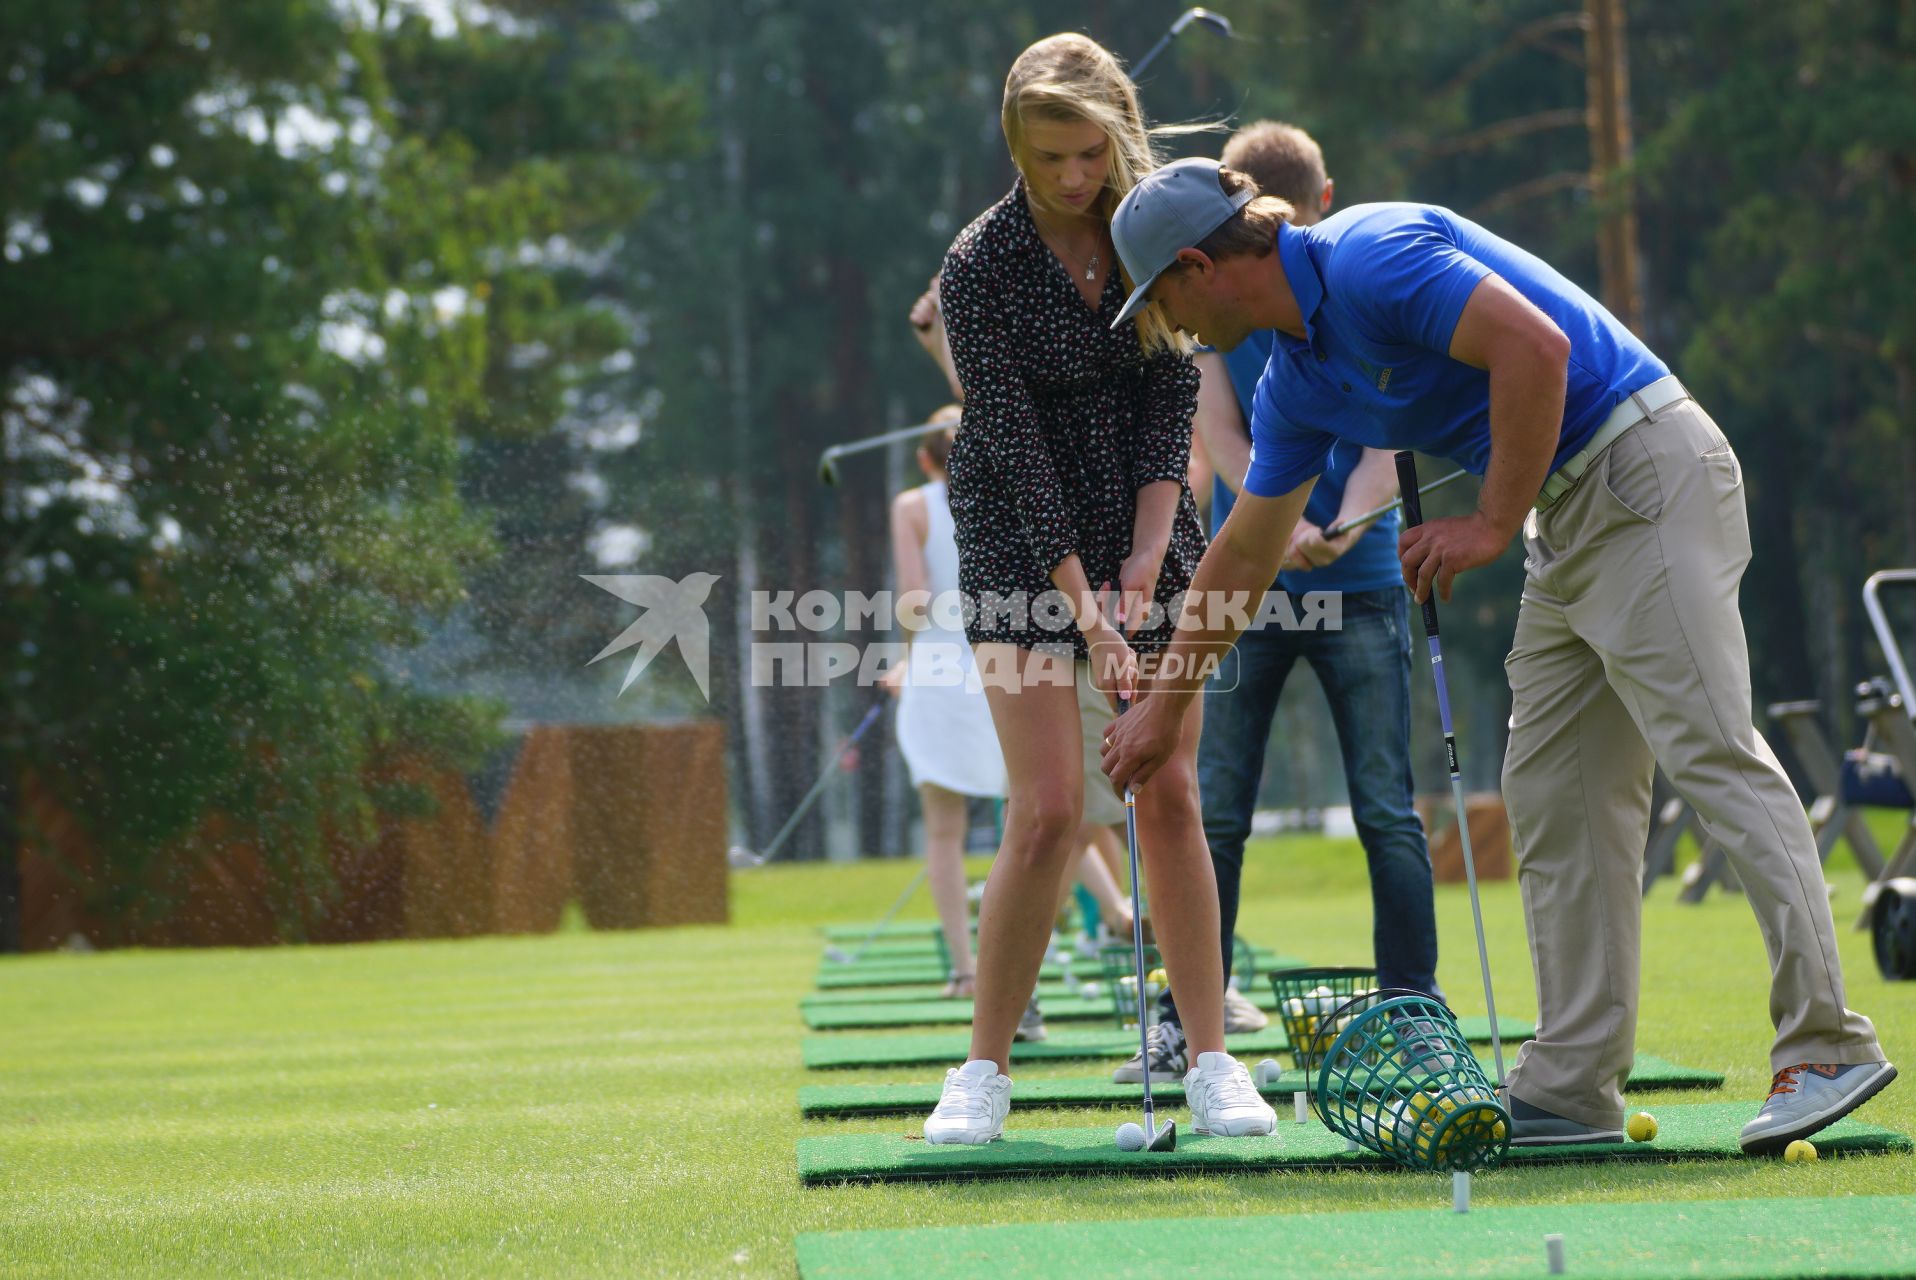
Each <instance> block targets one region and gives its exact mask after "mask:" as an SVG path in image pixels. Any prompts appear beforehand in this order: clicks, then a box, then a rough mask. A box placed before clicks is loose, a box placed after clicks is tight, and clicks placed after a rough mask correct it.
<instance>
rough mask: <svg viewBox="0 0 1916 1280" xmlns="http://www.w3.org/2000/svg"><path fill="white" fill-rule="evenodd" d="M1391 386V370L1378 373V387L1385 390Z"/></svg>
mask: <svg viewBox="0 0 1916 1280" xmlns="http://www.w3.org/2000/svg"><path fill="white" fill-rule="evenodd" d="M1389 386H1390V370H1389V369H1386V370H1384V371H1383V372H1382V373H1380V374H1378V375H1377V389H1378V390H1379V391H1383V390H1386V389H1387V388H1389Z"/></svg>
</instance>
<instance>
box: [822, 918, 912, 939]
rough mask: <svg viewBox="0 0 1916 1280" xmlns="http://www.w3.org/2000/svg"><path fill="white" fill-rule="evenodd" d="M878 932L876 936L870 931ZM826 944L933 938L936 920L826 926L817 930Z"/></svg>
mask: <svg viewBox="0 0 1916 1280" xmlns="http://www.w3.org/2000/svg"><path fill="white" fill-rule="evenodd" d="M874 929H876V930H878V932H877V933H876V934H874V933H873V932H872V930H874ZM819 932H820V933H822V934H824V935H825V941H827V942H863V941H864V940H865V939H866V938H870V937H879V938H935V937H937V936H938V932H939V926H938V922H937V921H936V920H898V921H894V922H892V923H891V924H887V925H880V924H878V923H876V922H874V923H872V924H828V925H826V926H825V927H824V928H822V929H820V930H819Z"/></svg>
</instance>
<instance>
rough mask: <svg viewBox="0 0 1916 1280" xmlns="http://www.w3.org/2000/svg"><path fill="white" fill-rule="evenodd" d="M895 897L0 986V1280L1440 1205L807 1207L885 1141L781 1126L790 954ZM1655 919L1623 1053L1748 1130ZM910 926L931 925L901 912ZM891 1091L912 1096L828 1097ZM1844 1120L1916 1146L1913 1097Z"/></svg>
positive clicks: (1732, 947) (1347, 849)
mask: <svg viewBox="0 0 1916 1280" xmlns="http://www.w3.org/2000/svg"><path fill="white" fill-rule="evenodd" d="M1886 834H1887V833H1886ZM913 869H914V868H913V867H912V866H911V865H910V864H907V863H902V862H897V863H867V864H862V865H857V866H847V867H825V866H806V867H771V868H766V869H764V870H762V871H757V872H753V873H749V874H740V875H738V876H737V877H735V878H734V902H733V906H734V914H735V918H736V923H735V924H733V925H732V926H730V927H726V928H690V929H678V930H668V931H660V932H652V933H627V934H591V933H584V932H568V933H562V934H559V935H556V936H551V937H538V938H511V939H483V940H477V941H469V942H445V943H406V944H388V945H377V946H360V947H329V948H296V949H295V948H289V949H284V950H275V951H246V952H241V951H219V952H170V953H163V952H122V953H113V954H100V955H51V956H33V957H26V958H20V959H8V960H6V961H4V962H0V1274H3V1275H5V1276H8V1277H22V1276H40V1275H100V1274H112V1275H129V1274H161V1275H182V1274H209V1273H218V1274H262V1275H323V1276H337V1275H354V1274H406V1275H420V1274H425V1275H473V1274H491V1275H535V1276H544V1275H556V1274H588V1275H612V1274H619V1275H633V1274H639V1275H742V1274H753V1275H762V1274H783V1275H789V1274H791V1272H792V1268H793V1251H792V1239H793V1236H794V1235H795V1234H796V1233H798V1232H801V1231H816V1230H839V1229H851V1228H867V1227H905V1226H917V1225H930V1224H977V1223H1000V1222H1025V1221H1045V1220H1059V1219H1073V1220H1088V1219H1103V1218H1133V1217H1150V1216H1154V1215H1156V1216H1172V1215H1197V1214H1218V1215H1234V1214H1268V1213H1297V1212H1306V1211H1325V1210H1338V1209H1347V1208H1365V1209H1382V1208H1410V1207H1418V1206H1438V1205H1444V1204H1448V1202H1449V1195H1450V1187H1449V1181H1448V1179H1439V1178H1435V1177H1428V1176H1413V1175H1409V1174H1387V1173H1308V1174H1306V1173H1284V1174H1275V1175H1264V1176H1257V1177H1215V1176H1206V1177H1188V1178H1179V1179H1175V1180H1160V1179H1152V1180H1138V1181H1126V1180H1122V1179H1114V1178H1107V1177H1099V1178H1083V1179H1076V1180H1031V1181H1015V1182H991V1183H977V1184H971V1185H962V1184H957V1185H947V1184H934V1185H921V1186H912V1185H900V1186H878V1187H839V1188H821V1189H815V1190H803V1189H801V1188H800V1187H799V1186H798V1183H797V1180H796V1177H795V1174H794V1170H793V1143H794V1141H795V1140H796V1139H797V1138H799V1137H801V1136H803V1135H805V1134H807V1133H826V1132H832V1131H847V1130H848V1129H853V1128H862V1129H866V1130H870V1131H877V1132H887V1131H896V1132H904V1131H906V1130H908V1129H914V1128H915V1121H908V1120H905V1119H901V1118H874V1119H869V1120H850V1121H809V1122H808V1121H801V1120H800V1119H799V1118H798V1110H797V1103H796V1098H795V1094H796V1091H797V1088H798V1086H799V1085H800V1084H801V1083H803V1082H804V1077H805V1072H804V1071H803V1070H802V1069H801V1068H800V1066H799V1058H798V1042H799V1039H800V1037H801V1035H802V1034H804V1032H803V1028H802V1025H801V1023H800V1021H799V1017H798V1012H797V1004H798V1000H799V997H800V996H802V995H804V994H805V993H806V992H807V991H809V990H810V989H811V984H812V974H813V972H814V970H815V968H816V965H817V961H818V955H819V951H820V947H821V939H820V937H819V935H818V933H817V930H816V927H817V926H818V925H821V924H826V923H836V922H844V921H855V920H869V919H875V918H876V916H877V915H878V914H879V913H880V912H882V911H883V909H884V908H885V906H886V905H887V904H889V903H890V901H891V899H892V898H893V897H894V896H895V895H896V894H897V893H898V891H899V890H900V889H901V888H902V887H903V886H904V883H905V881H906V880H907V879H908V878H909V877H910V876H911V874H912V871H913ZM980 869H981V870H982V865H981V868H980ZM1831 878H1832V879H1833V880H1834V881H1835V882H1836V884H1837V890H1838V892H1837V898H1836V902H1837V921H1838V928H1839V936H1840V938H1841V942H1842V948H1843V958H1844V962H1845V964H1846V966H1847V970H1848V978H1849V989H1850V1003H1851V1004H1852V1005H1854V1006H1855V1007H1857V1008H1859V1009H1861V1010H1863V1011H1865V1012H1867V1013H1868V1014H1870V1015H1871V1016H1872V1017H1873V1018H1875V1020H1876V1024H1877V1026H1878V1028H1879V1029H1880V1031H1881V1032H1882V1035H1883V1039H1884V1041H1885V1043H1886V1044H1887V1045H1888V1047H1889V1050H1890V1056H1891V1058H1892V1059H1893V1060H1896V1059H1900V1060H1901V1061H1902V1065H1904V1066H1905V1068H1908V1067H1909V1066H1910V1065H1912V1062H1913V1061H1916V1059H1912V1056H1911V1054H1912V1047H1913V1046H1916V983H1903V984H1898V985H1891V984H1888V983H1886V982H1884V981H1883V979H1882V978H1881V977H1880V976H1879V975H1878V974H1877V972H1876V968H1875V965H1874V964H1873V963H1872V962H1871V960H1870V957H1869V940H1868V937H1867V935H1865V934H1859V933H1852V932H1850V931H1849V930H1848V923H1849V920H1850V918H1851V917H1852V916H1853V914H1854V910H1855V908H1854V905H1853V904H1854V903H1855V901H1856V895H1857V892H1858V890H1859V888H1860V885H1861V880H1860V877H1859V876H1858V874H1857V873H1856V871H1855V869H1854V867H1853V866H1852V865H1851V864H1850V863H1849V862H1848V860H1847V855H1846V854H1843V853H1840V852H1839V854H1838V857H1837V860H1835V861H1834V862H1833V863H1832V872H1831ZM1674 896H1675V892H1674V887H1673V885H1672V884H1671V882H1669V881H1664V882H1662V883H1661V884H1660V885H1659V886H1658V888H1657V890H1656V892H1655V893H1654V894H1653V895H1652V897H1651V899H1650V901H1649V903H1648V904H1647V905H1646V908H1645V917H1646V918H1645V939H1646V941H1645V961H1644V999H1643V1020H1642V1026H1641V1033H1640V1036H1639V1048H1640V1049H1641V1050H1643V1051H1644V1052H1648V1053H1655V1054H1659V1055H1661V1056H1663V1057H1666V1058H1670V1059H1673V1060H1675V1061H1677V1062H1680V1063H1683V1064H1686V1065H1690V1066H1696V1067H1710V1068H1716V1069H1719V1070H1722V1071H1725V1072H1727V1073H1728V1075H1729V1083H1728V1086H1727V1089H1726V1091H1725V1093H1724V1094H1723V1095H1722V1096H1723V1097H1725V1098H1730V1099H1738V1100H1742V1101H1745V1102H1747V1103H1748V1104H1749V1106H1750V1108H1751V1111H1752V1113H1753V1112H1754V1109H1755V1106H1756V1103H1757V1101H1758V1100H1759V1099H1760V1098H1761V1097H1762V1094H1763V1091H1764V1088H1765V1086H1766V1085H1767V1083H1768V1080H1769V1070H1768V1065H1767V1061H1766V1048H1767V1045H1768V1041H1769V1023H1768V1018H1767V1016H1766V1013H1765V1006H1766V1000H1765V990H1766V975H1767V972H1768V968H1767V964H1766V962H1765V959H1764V955H1763V949H1762V944H1761V942H1760V940H1759V939H1758V937H1757V932H1756V927H1755V924H1754V922H1753V920H1752V919H1751V917H1750V914H1749V911H1748V909H1747V908H1746V907H1745V906H1744V905H1743V903H1742V901H1741V899H1740V898H1737V897H1730V896H1724V895H1722V894H1721V893H1718V894H1716V895H1713V896H1712V897H1711V898H1710V900H1709V901H1708V902H1707V903H1705V904H1704V905H1702V906H1697V907H1685V906H1679V905H1676V904H1675V902H1674V901H1673V899H1674ZM1438 912H1439V922H1440V926H1441V929H1442V939H1443V961H1442V966H1441V971H1440V977H1441V980H1442V981H1443V984H1444V986H1445V988H1446V989H1447V990H1448V991H1449V992H1450V993H1451V996H1452V999H1453V1001H1454V1003H1455V1004H1456V1006H1457V1008H1458V1009H1459V1011H1460V1012H1482V993H1481V990H1480V988H1479V985H1478V978H1477V970H1476V960H1475V948H1474V945H1473V943H1472V941H1471V926H1470V905H1469V899H1468V897H1467V895H1466V894H1465V892H1464V890H1463V888H1462V887H1461V886H1457V887H1443V888H1440V889H1439V891H1438ZM1485 913H1486V916H1487V923H1488V926H1489V928H1490V931H1491V937H1490V951H1491V963H1492V965H1493V966H1494V970H1495V972H1496V973H1497V975H1498V992H1499V995H1500V997H1501V1000H1502V1005H1503V1011H1504V1012H1507V1013H1510V1014H1515V1015H1522V1016H1526V1017H1528V1016H1532V1015H1534V1014H1535V1012H1536V1010H1535V1007H1534V1000H1533V997H1532V994H1531V986H1530V972H1529V962H1528V957H1527V955H1526V951H1525V945H1524V932H1523V921H1522V916H1521V913H1520V911H1519V908H1518V902H1517V895H1516V891H1515V887H1514V884H1508V883H1505V884H1494V885H1488V886H1486V894H1485ZM1369 914H1370V911H1369V897H1368V893H1367V890H1366V888H1365V880H1364V870H1363V860H1362V856H1361V854H1360V853H1359V851H1358V849H1357V846H1356V843H1355V842H1354V841H1332V840H1323V839H1315V838H1309V837H1291V838H1287V839H1284V840H1276V841H1263V842H1260V843H1259V844H1258V845H1256V846H1255V847H1254V848H1253V849H1252V851H1251V855H1250V857H1249V858H1248V859H1247V866H1246V883H1245V903H1244V911H1243V919H1242V931H1243V932H1244V933H1245V934H1246V935H1247V936H1249V937H1250V938H1252V939H1253V940H1254V941H1256V942H1258V943H1261V944H1263V945H1266V946H1271V947H1275V948H1278V949H1280V950H1283V951H1286V952H1289V953H1292V954H1298V955H1304V956H1309V957H1311V958H1312V959H1313V960H1315V961H1320V962H1323V963H1365V962H1367V961H1368V958H1369V923H1368V922H1369ZM907 915H908V916H909V917H915V918H929V917H930V902H929V900H928V899H924V898H920V899H919V900H917V901H916V902H914V903H913V904H912V908H911V909H909V910H908V912H907ZM1091 1073H1092V1068H1091V1064H1083V1063H1079V1064H1057V1065H1052V1066H1049V1067H1026V1068H1023V1069H1022V1070H1021V1072H1020V1078H1037V1077H1039V1076H1043V1075H1085V1074H1091ZM937 1074H938V1073H937V1072H935V1071H934V1072H930V1073H927V1077H926V1078H931V1077H935V1076H936V1075H937ZM899 1078H912V1077H910V1076H909V1075H906V1076H901V1075H899V1073H897V1072H884V1071H870V1072H833V1073H831V1075H830V1081H831V1082H832V1083H855V1082H858V1081H861V1080H863V1081H877V1080H889V1079H899ZM1697 1098H1698V1095H1696V1094H1689V1095H1670V1096H1669V1097H1668V1098H1663V1097H1659V1096H1658V1095H1654V1094H1652V1095H1645V1096H1644V1097H1642V1098H1640V1099H1638V1100H1637V1101H1639V1102H1640V1103H1642V1104H1643V1105H1645V1106H1647V1107H1648V1108H1649V1109H1651V1110H1655V1109H1656V1108H1657V1106H1658V1105H1659V1103H1663V1102H1669V1103H1674V1102H1679V1101H1685V1100H1689V1101H1694V1100H1697ZM1174 1114H1176V1115H1178V1116H1179V1117H1180V1118H1182V1115H1183V1113H1182V1112H1181V1111H1180V1112H1176V1113H1174ZM1861 1114H1862V1115H1863V1116H1864V1117H1865V1118H1867V1119H1870V1120H1873V1121H1875V1122H1877V1123H1879V1124H1886V1125H1890V1126H1892V1127H1895V1128H1899V1129H1902V1130H1903V1131H1905V1132H1916V1080H1910V1079H1905V1080H1903V1081H1900V1082H1899V1083H1897V1084H1896V1085H1894V1086H1892V1087H1891V1088H1890V1089H1889V1091H1888V1092H1886V1093H1885V1094H1884V1095H1882V1096H1881V1097H1880V1098H1878V1099H1877V1100H1876V1101H1875V1102H1873V1103H1871V1104H1870V1105H1869V1106H1868V1107H1867V1108H1865V1109H1864V1111H1863V1112H1862V1113H1861ZM1117 1118H1118V1117H1117V1116H1116V1115H1115V1113H1091V1112H1014V1114H1013V1124H1014V1125H1026V1126H1033V1127H1038V1126H1047V1125H1051V1126H1055V1125H1069V1124H1096V1125H1099V1126H1106V1125H1110V1124H1113V1123H1115V1122H1116V1120H1117ZM1282 1118H1283V1119H1285V1120H1286V1121H1287V1122H1288V1115H1286V1116H1284V1117H1282ZM1912 1187H1916V1159H1912V1158H1911V1157H1907V1156H1883V1157H1868V1158H1853V1159H1846V1160H1829V1161H1824V1162H1821V1163H1819V1164H1816V1165H1810V1166H1787V1167H1786V1166H1784V1165H1783V1164H1781V1163H1780V1162H1776V1161H1769V1160H1734V1161H1721V1162H1714V1163H1701V1164H1689V1165H1669V1166H1656V1167H1642V1166H1636V1167H1630V1168H1618V1167H1610V1166H1601V1165H1599V1166H1591V1167H1583V1168H1579V1167H1556V1168H1546V1169H1523V1170H1510V1171H1504V1172H1496V1173H1490V1174H1484V1175H1480V1176H1479V1177H1478V1179H1477V1189H1476V1199H1477V1203H1478V1204H1479V1205H1483V1206H1490V1205H1505V1204H1521V1203H1539V1202H1553V1201H1559V1202H1560V1201H1568V1200H1581V1199H1596V1200H1618V1201H1625V1200H1655V1201H1672V1200H1686V1199H1708V1198H1731V1197H1745V1196H1773V1195H1790V1194H1797V1193H1801V1194H1814V1195H1843V1194H1851V1193H1855V1194H1865V1193H1868V1194H1885V1193H1887V1194H1905V1193H1908V1192H1909V1191H1910V1190H1911V1189H1912ZM900 1267H901V1273H908V1272H909V1269H910V1260H909V1259H903V1258H901V1259H900Z"/></svg>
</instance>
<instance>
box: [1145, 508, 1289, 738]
mask: <svg viewBox="0 0 1916 1280" xmlns="http://www.w3.org/2000/svg"><path fill="white" fill-rule="evenodd" d="M1310 491H1311V486H1310V485H1309V484H1303V485H1300V486H1298V488H1297V489H1296V490H1294V491H1293V492H1291V493H1288V494H1286V495H1284V496H1283V497H1282V498H1269V499H1265V498H1251V497H1247V498H1246V499H1245V500H1244V501H1242V502H1240V503H1239V504H1238V505H1237V506H1235V507H1233V508H1232V509H1231V515H1230V518H1229V519H1227V520H1226V521H1225V522H1224V527H1223V528H1222V529H1220V530H1219V531H1218V535H1217V538H1216V539H1215V540H1214V541H1212V543H1211V545H1210V547H1209V548H1208V549H1207V550H1206V551H1205V553H1204V559H1203V560H1201V561H1199V563H1198V568H1197V573H1196V574H1195V575H1194V576H1193V577H1192V579H1191V588H1190V590H1189V591H1188V592H1186V593H1185V597H1184V612H1183V616H1182V617H1181V618H1180V619H1179V621H1178V627H1177V633H1176V635H1175V636H1174V637H1173V638H1172V641H1171V645H1170V648H1169V649H1167V650H1166V651H1165V654H1164V657H1163V658H1162V659H1160V667H1159V670H1160V673H1161V674H1160V675H1158V676H1156V677H1154V678H1153V680H1152V682H1151V686H1150V688H1151V693H1152V694H1153V696H1166V697H1169V698H1170V699H1171V700H1172V701H1174V702H1177V703H1178V704H1179V705H1180V706H1182V705H1188V704H1189V703H1190V701H1191V699H1192V698H1194V697H1196V696H1197V694H1198V692H1199V690H1200V689H1201V687H1202V681H1197V680H1194V679H1192V676H1191V673H1193V672H1196V671H1199V670H1202V669H1204V668H1203V667H1202V666H1201V664H1203V663H1204V662H1205V661H1206V660H1207V659H1209V658H1212V657H1222V656H1223V655H1224V653H1225V652H1226V651H1227V650H1228V649H1230V647H1231V646H1232V645H1233V644H1235V643H1236V642H1237V638H1238V635H1239V634H1240V633H1242V632H1243V630H1244V629H1245V627H1247V626H1248V625H1249V624H1250V620H1251V616H1252V615H1253V614H1255V613H1256V612H1257V609H1258V607H1259V605H1260V604H1261V603H1262V601H1263V599H1264V593H1265V591H1266V590H1268V589H1269V587H1270V585H1271V581H1272V579H1274V578H1276V577H1277V567H1278V562H1279V561H1281V560H1282V559H1283V558H1284V549H1285V548H1286V547H1288V546H1289V545H1290V541H1291V530H1292V529H1293V528H1295V527H1296V525H1297V520H1298V517H1299V516H1301V515H1302V514H1303V512H1304V503H1305V501H1306V499H1307V498H1309V496H1310ZM1179 673H1183V674H1179Z"/></svg>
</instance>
